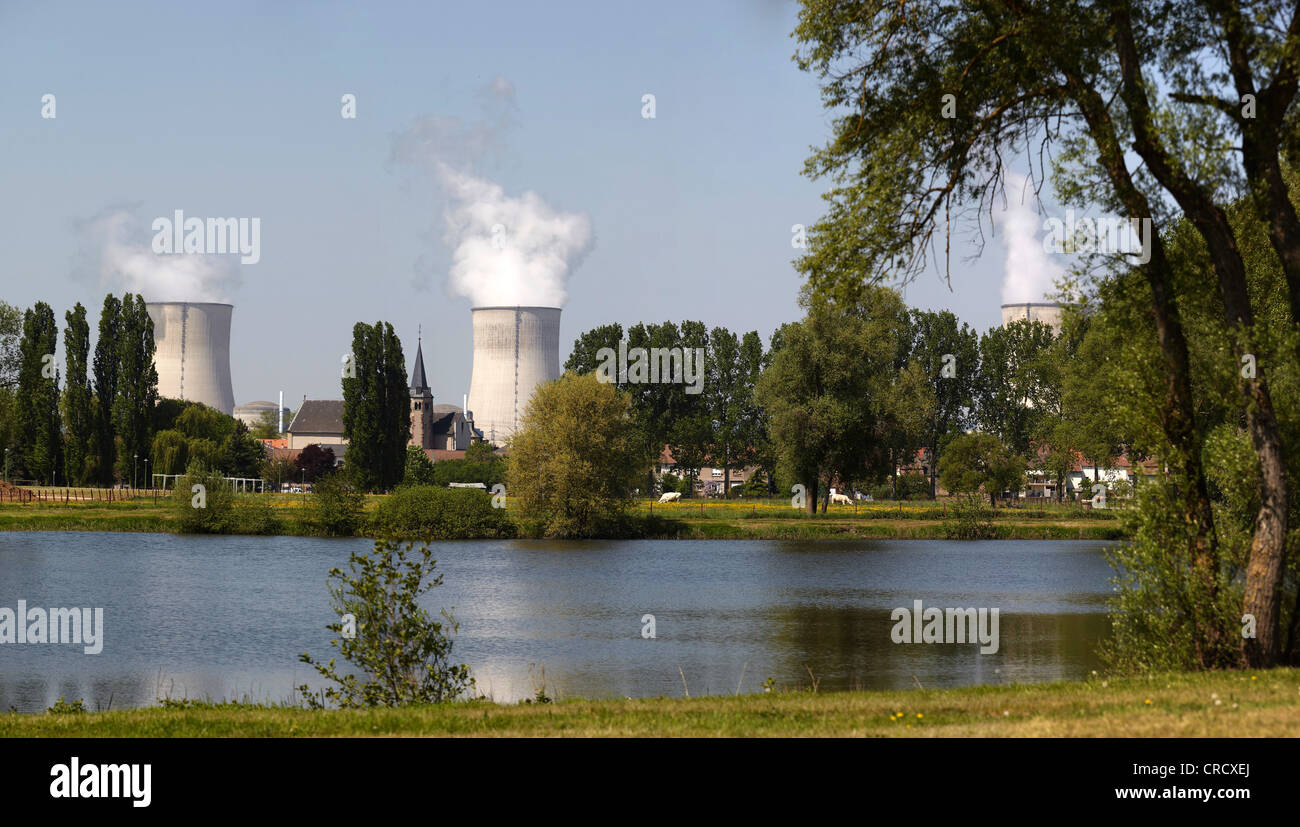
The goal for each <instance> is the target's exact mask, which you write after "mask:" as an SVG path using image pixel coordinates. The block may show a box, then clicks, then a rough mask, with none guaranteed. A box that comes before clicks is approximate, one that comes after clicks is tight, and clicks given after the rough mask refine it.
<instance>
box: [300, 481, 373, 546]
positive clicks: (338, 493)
mask: <svg viewBox="0 0 1300 827" xmlns="http://www.w3.org/2000/svg"><path fill="white" fill-rule="evenodd" d="M364 519H365V499H364V498H363V497H362V496H361V494H360V493H358V492H357V490H356V487H355V486H353V485H352V482H351V481H350V480H349V479H348V478H347V476H346V475H344V474H330V475H329V476H327V477H324V478H322V479H321V480H320V481H319V482H317V483H316V487H315V493H314V494H312V497H311V518H310V522H311V525H312V528H313V529H314V530H315V531H317V532H318V533H320V534H324V535H325V536H326V537H353V536H355V535H356V533H357V530H358V529H360V528H361V525H362V523H363V522H364Z"/></svg>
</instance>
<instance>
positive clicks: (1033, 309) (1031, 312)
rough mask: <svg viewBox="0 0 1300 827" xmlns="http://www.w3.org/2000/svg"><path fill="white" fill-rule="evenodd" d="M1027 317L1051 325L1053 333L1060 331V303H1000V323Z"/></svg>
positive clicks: (1004, 323)
mask: <svg viewBox="0 0 1300 827" xmlns="http://www.w3.org/2000/svg"><path fill="white" fill-rule="evenodd" d="M1021 319H1028V320H1029V321H1031V322H1042V323H1043V324H1048V325H1051V326H1052V332H1053V333H1060V332H1061V305H1059V304H1057V303H1056V302H1019V303H1017V304H1004V305H1002V324H1003V325H1007V324H1010V323H1011V322H1016V321H1020V320H1021Z"/></svg>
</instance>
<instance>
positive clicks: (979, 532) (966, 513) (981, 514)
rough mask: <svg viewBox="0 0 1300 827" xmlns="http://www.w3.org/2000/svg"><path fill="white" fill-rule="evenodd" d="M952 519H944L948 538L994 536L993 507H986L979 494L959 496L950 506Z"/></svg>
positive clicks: (967, 538) (968, 538) (975, 538)
mask: <svg viewBox="0 0 1300 827" xmlns="http://www.w3.org/2000/svg"><path fill="white" fill-rule="evenodd" d="M949 511H950V512H951V513H952V517H951V519H947V520H944V521H943V536H944V539H947V540H991V539H993V537H994V530H993V509H991V508H985V507H984V503H982V502H980V499H979V497H978V496H977V495H975V494H971V495H968V496H966V497H958V498H957V499H955V500H953V502H952V504H951V505H950V506H949Z"/></svg>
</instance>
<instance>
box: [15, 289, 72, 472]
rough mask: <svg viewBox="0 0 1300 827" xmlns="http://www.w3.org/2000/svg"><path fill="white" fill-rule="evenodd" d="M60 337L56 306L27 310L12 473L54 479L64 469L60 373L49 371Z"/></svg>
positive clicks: (38, 303)
mask: <svg viewBox="0 0 1300 827" xmlns="http://www.w3.org/2000/svg"><path fill="white" fill-rule="evenodd" d="M58 342H59V329H58V325H57V323H56V322H55V320H54V311H53V310H52V309H51V308H50V306H49V305H48V304H46V303H45V302H37V303H36V305H35V306H34V307H33V308H32V309H30V310H28V311H27V312H26V313H25V314H24V315H23V336H22V341H21V342H20V343H19V347H18V351H19V358H20V366H19V371H18V392H17V395H16V397H15V400H14V425H13V429H12V433H11V436H10V443H9V446H8V447H9V454H10V456H9V463H10V473H11V474H13V475H15V476H18V477H20V478H26V479H34V480H39V481H40V482H43V483H46V484H49V483H51V482H53V480H54V477H55V475H56V474H58V473H59V472H61V471H62V470H63V434H62V429H61V425H60V417H59V383H58V375H57V372H55V374H54V375H47V374H48V373H49V369H50V367H52V365H53V362H52V361H47V359H53V357H54V354H55V351H56V349H57V347H58Z"/></svg>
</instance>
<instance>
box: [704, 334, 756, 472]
mask: <svg viewBox="0 0 1300 827" xmlns="http://www.w3.org/2000/svg"><path fill="white" fill-rule="evenodd" d="M706 353H707V354H708V356H707V359H706V365H707V373H706V379H705V385H704V394H705V407H706V409H707V412H708V416H709V427H710V430H711V435H710V439H709V453H710V455H711V457H710V458H711V461H712V463H713V466H714V467H715V468H716V467H719V466H721V468H722V485H723V488H722V490H723V494H724V496H727V497H730V496H731V470H732V469H733V468H738V467H744V466H746V465H748V464H750V463H752V462H754V461H755V460H756V459H757V458H758V455H759V451H760V443H761V442H762V440H763V438H764V434H763V421H762V413H761V409H760V408H759V406H758V402H757V400H755V398H754V387H755V385H756V384H757V382H758V377H759V374H760V373H762V370H763V340H762V339H760V338H759V336H758V333H757V332H756V331H752V330H751V331H750V332H748V333H746V334H745V335H744V336H743V337H738V336H736V334H734V333H732V332H731V331H730V330H727V329H726V328H725V327H715V328H713V330H712V331H710V333H709V348H708V350H707V351H706Z"/></svg>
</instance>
